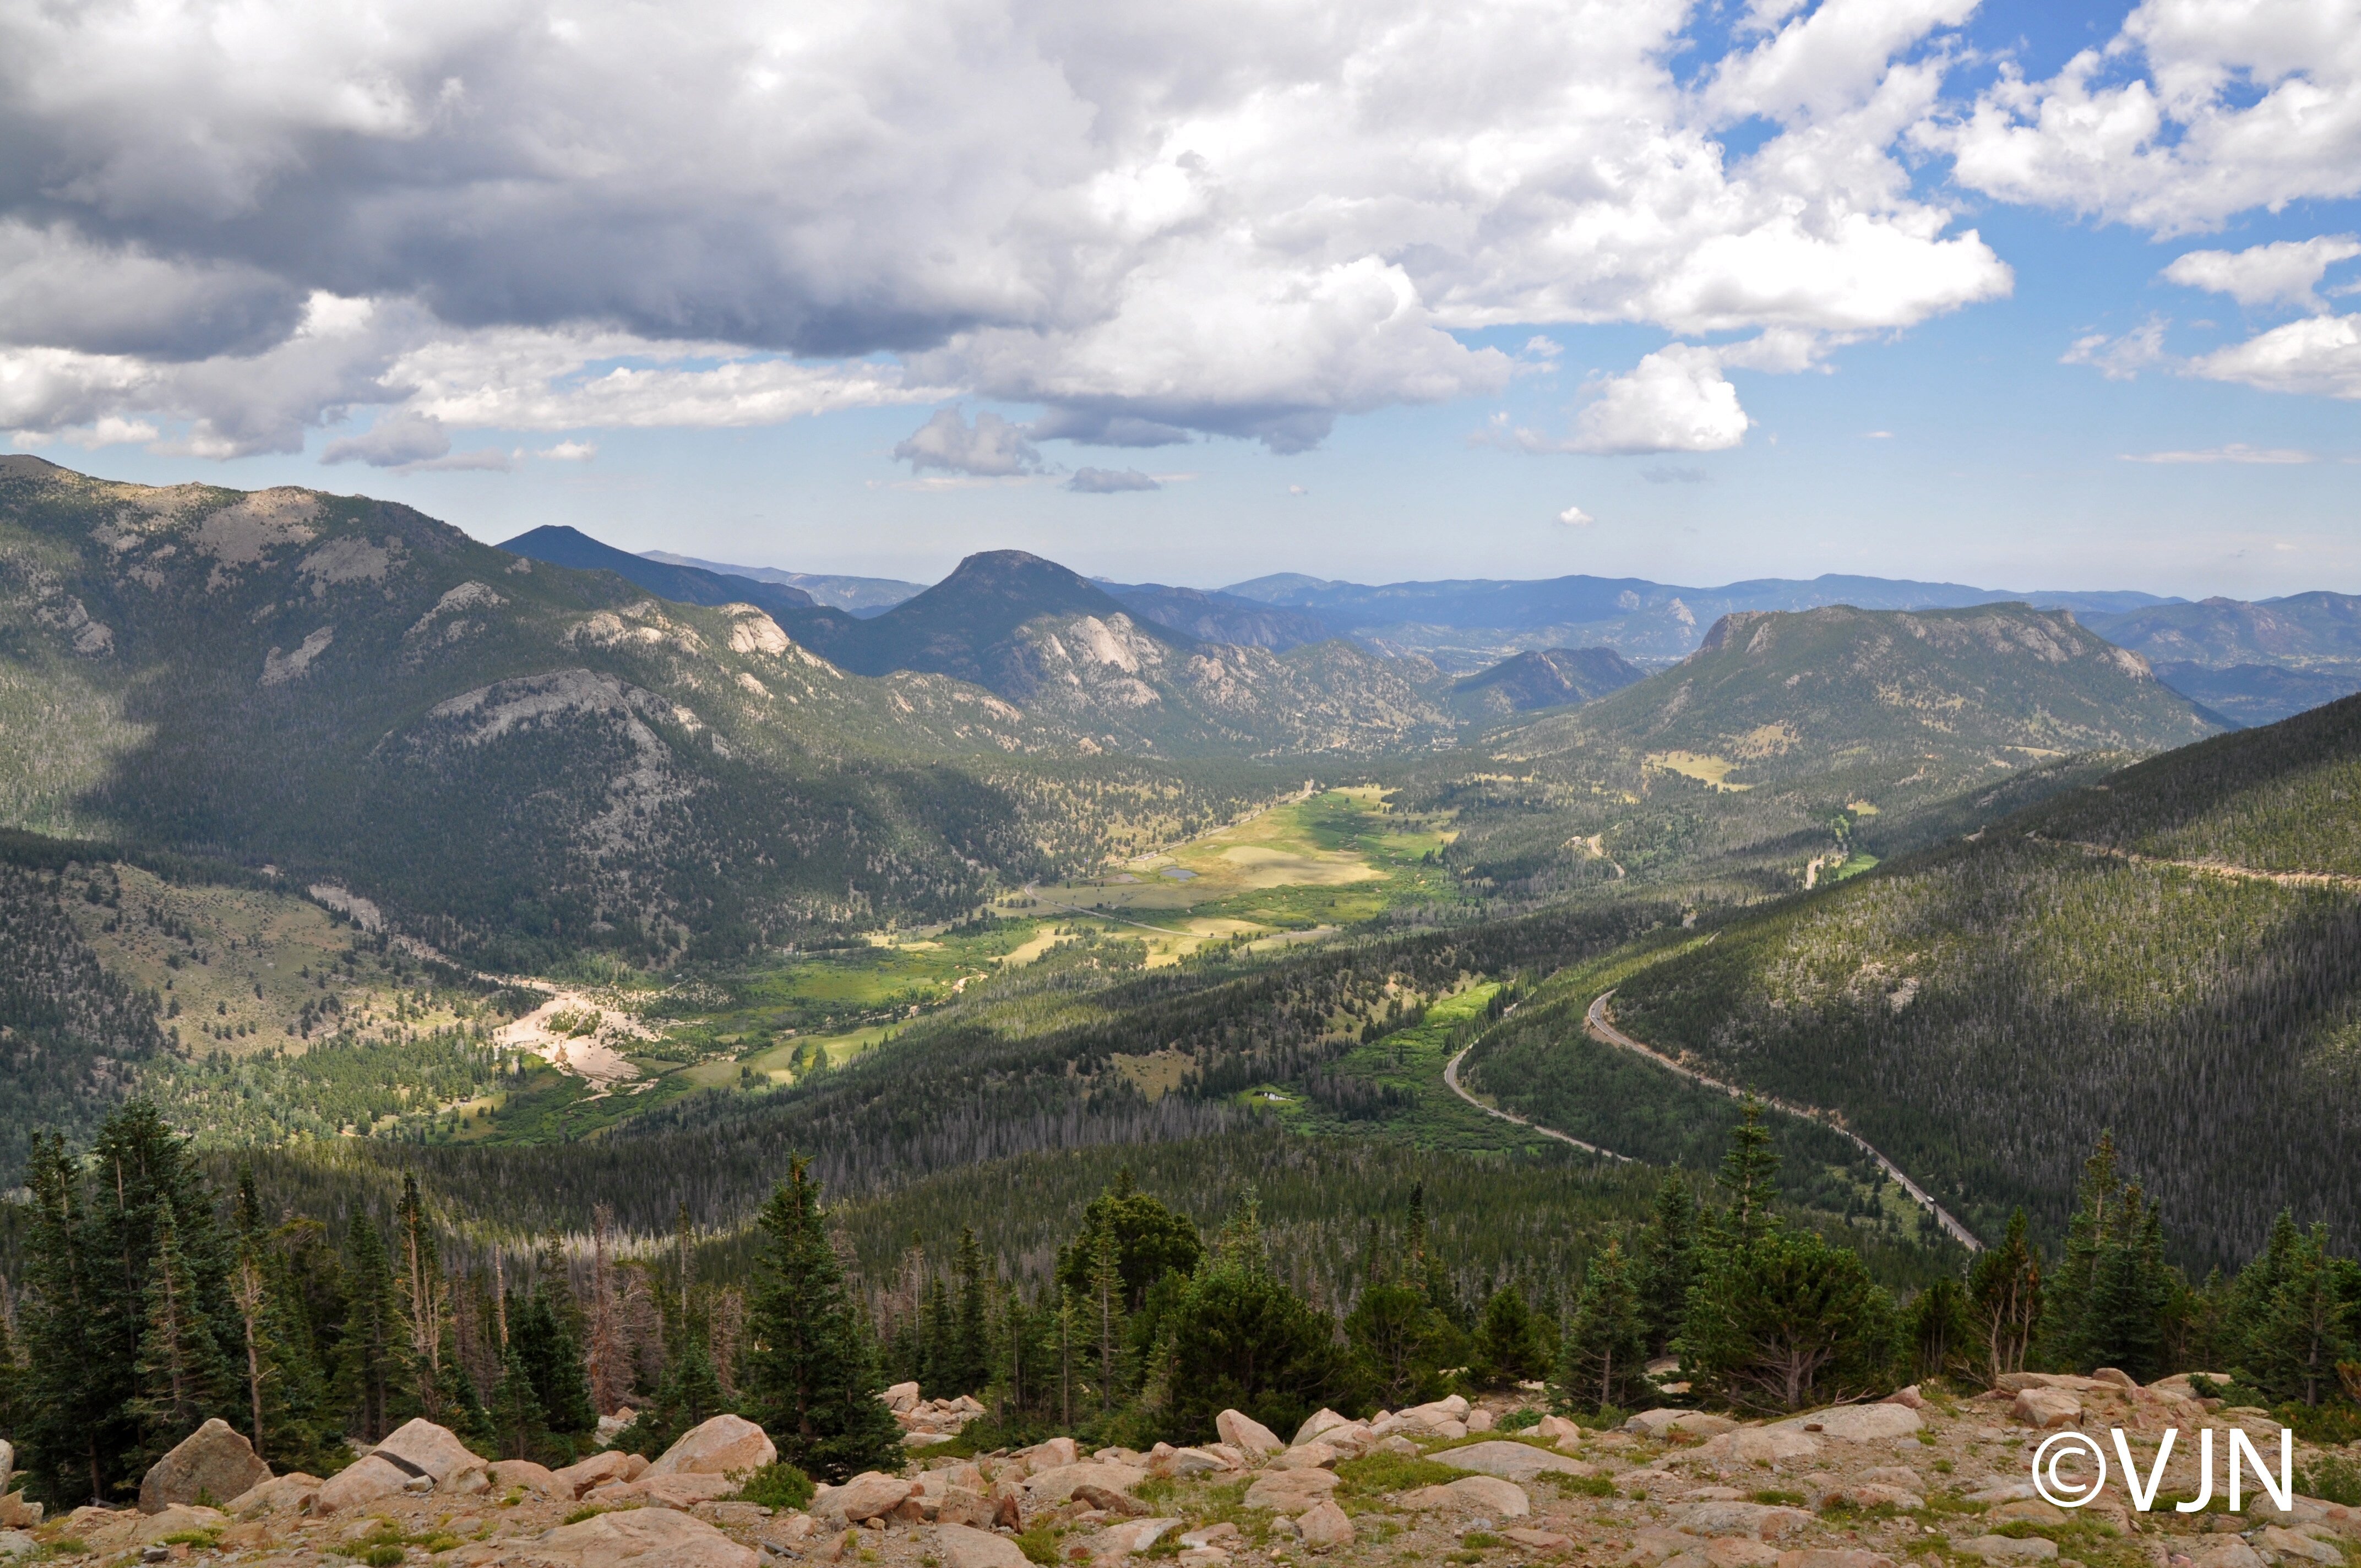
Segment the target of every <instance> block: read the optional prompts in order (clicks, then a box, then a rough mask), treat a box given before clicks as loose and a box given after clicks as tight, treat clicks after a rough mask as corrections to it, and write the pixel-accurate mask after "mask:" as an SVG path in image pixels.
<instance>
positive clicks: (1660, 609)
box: [568, 531, 2361, 724]
mask: <svg viewBox="0 0 2361 1568" xmlns="http://www.w3.org/2000/svg"><path fill="white" fill-rule="evenodd" d="M568 532H570V531H568ZM619 554H620V552H619ZM647 558H648V559H650V560H653V561H662V562H668V563H671V564H674V565H684V566H695V567H698V568H701V569H703V570H705V571H708V572H712V573H716V574H719V575H723V576H734V577H741V578H747V579H752V580H757V581H762V582H770V583H777V584H781V585H787V586H793V587H801V588H803V589H805V590H806V591H807V592H808V593H810V594H811V595H812V596H813V597H814V598H817V599H818V601H819V602H820V603H821V604H823V605H833V606H835V607H837V608H839V609H848V610H851V612H852V613H854V614H856V615H862V616H872V615H877V614H882V613H883V612H884V610H886V609H891V608H892V607H893V606H894V605H895V604H899V603H901V602H903V601H904V600H906V599H908V598H914V597H916V596H917V594H918V593H920V592H922V591H923V589H922V588H921V587H920V586H919V585H917V584H916V583H903V582H896V581H894V580H893V579H890V578H884V577H825V576H814V575H811V574H807V573H800V572H782V571H778V570H775V569H774V568H771V567H765V566H731V565H723V564H721V563H719V562H712V561H698V560H694V559H692V558H690V557H688V556H685V555H668V554H663V553H661V552H655V553H651V554H650V555H649V556H648V557H647ZM626 575H628V574H626ZM635 580H636V579H635ZM1095 580H1096V581H1097V583H1098V586H1099V587H1102V588H1104V590H1105V591H1106V592H1107V594H1108V595H1109V596H1110V597H1112V598H1114V599H1115V600H1116V601H1117V602H1118V603H1120V604H1121V605H1123V607H1124V608H1125V609H1126V610H1128V611H1129V612H1130V613H1131V614H1132V615H1133V616H1134V617H1135V618H1137V619H1138V620H1143V621H1150V622H1153V623H1155V624H1157V625H1159V626H1164V627H1169V628H1171V629H1172V630H1178V631H1184V632H1187V633H1188V634H1189V635H1190V636H1191V637H1194V638H1197V639H1198V640H1200V641H1207V642H1225V643H1235V644H1238V645H1240V646H1244V647H1252V648H1268V649H1269V650H1271V651H1272V652H1286V651H1287V650H1288V649H1290V648H1297V647H1301V646H1303V645H1305V644H1307V643H1312V642H1319V641H1325V640H1327V639H1330V638H1334V637H1346V638H1350V639H1352V640H1353V641H1356V642H1358V643H1359V644H1361V646H1363V647H1365V648H1367V649H1369V650H1371V651H1372V652H1379V653H1387V654H1402V655H1417V656H1420V657H1422V658H1425V659H1429V660H1432V661H1433V663H1434V664H1435V665H1436V666H1437V667H1438V668H1439V669H1441V670H1442V671H1444V673H1446V674H1452V675H1460V676H1471V675H1475V674H1481V673H1485V672H1488V671H1491V670H1492V669H1493V668H1494V667H1495V666H1497V665H1499V664H1501V663H1503V662H1504V661H1509V660H1512V659H1514V658H1515V657H1516V656H1517V655H1519V654H1521V653H1528V652H1548V651H1552V650H1560V651H1563V650H1572V649H1583V648H1611V649H1613V650H1615V651H1616V652H1618V653H1619V654H1620V655H1622V656H1623V657H1625V658H1627V659H1630V660H1633V661H1636V662H1638V663H1643V664H1657V665H1662V664H1666V663H1672V662H1673V661H1674V660H1676V659H1681V658H1686V656H1687V655H1688V654H1690V653H1691V652H1695V651H1696V649H1697V644H1698V643H1699V642H1700V641H1703V639H1704V637H1705V633H1706V630H1707V629H1708V628H1709V627H1710V626H1711V625H1712V624H1713V623H1714V621H1715V620H1718V619H1719V618H1720V617H1722V616H1724V615H1728V614H1731V613H1735V612H1745V611H1754V610H1803V609H1818V608H1821V607H1824V606H1828V605H1839V604H1845V605H1851V606H1853V607H1854V608H1855V609H1965V608H1968V607H1971V606H1974V605H1982V604H2004V603H2019V604H2027V605H2031V606H2032V607H2033V608H2035V609H2066V610H2071V611H2073V612H2074V613H2075V615H2076V617H2077V619H2079V620H2081V622H2082V623H2083V624H2084V625H2085V626H2088V627H2089V628H2090V629H2091V630H2093V631H2095V632H2097V633H2098V634H2099V635H2100V636H2102V637H2103V638H2105V639H2106V640H2107V641H2110V642H2113V643H2114V644H2115V645H2116V646H2118V647H2122V648H2129V649H2131V650H2133V651H2134V652H2137V653H2140V654H2143V655H2145V656H2146V657H2147V660H2148V662H2149V663H2150V664H2151V665H2153V666H2154V668H2155V670H2156V674H2157V678H2158V680H2160V681H2162V682H2163V683H2164V684H2165V685H2168V686H2169V687H2171V688H2172V689H2173V690H2174V691H2177V692H2180V694H2181V695H2183V696H2187V697H2190V698H2191V699H2192V700H2193V701H2196V702H2199V703H2202V704H2203V705H2204V706H2205V707H2208V708H2211V709H2213V711H2214V712H2216V713H2219V714H2221V715H2223V716H2224V717H2225V718H2230V719H2232V720H2234V721H2235V722H2237V723H2240V724H2268V723H2271V722H2272V721H2274V720H2276V719H2279V718H2286V717H2287V716H2288V715H2289V714H2291V713H2299V712H2301V711H2302V710H2304V709H2306V708H2309V707H2318V706H2319V705H2320V704H2322V703H2324V702H2329V701H2333V700H2334V699H2335V698H2337V697H2340V696H2347V695H2349V694H2351V693H2354V692H2361V597H2355V596H2352V595H2346V594H2334V593H2324V592H2315V593H2302V594H2292V595H2289V596H2287V597H2285V598H2272V599H2263V600H2260V601H2254V602H2249V601H2246V600H2241V599H2229V598H2209V599H2205V600H2203V601H2202V602H2198V603H2192V602H2191V601H2189V600H2187V599H2181V598H2160V597H2158V596H2157V595H2155V594H2144V593H2136V592H2131V591H2128V590H2123V591H2116V590H2099V591H2083V592H2075V591H2053V590H2026V591H2019V590H2016V589H2012V588H1980V587H1971V586H1970V585H1968V584H1965V583H1929V582H1915V581H1911V580H1908V579H1905V578H1893V577H1865V576H1846V575H1841V574H1836V573H1830V574H1827V575H1824V576H1817V577H1812V578H1808V579H1806V578H1790V577H1757V578H1752V579H1749V580H1747V581H1744V582H1736V583H1726V584H1724V585H1722V586H1721V587H1681V586H1678V585H1676V584H1671V583H1657V582H1652V581H1650V580H1648V579H1647V578H1644V577H1593V576H1565V577H1549V578H1541V579H1534V580H1529V581H1521V580H1510V579H1499V578H1483V577H1471V578H1460V579H1450V580H1444V581H1439V582H1411V583H1385V584H1378V585H1374V586H1373V585H1369V584H1364V583H1348V582H1343V581H1338V580H1334V579H1330V578H1324V577H1312V576H1304V575H1302V574H1301V573H1295V572H1282V573H1279V574H1276V575H1274V576H1264V577H1255V578H1252V579H1250V580H1248V581H1246V582H1243V583H1233V584H1231V585H1230V586H1229V587H1225V588H1187V587H1166V586H1164V585H1162V584H1156V583H1146V584H1125V583H1117V582H1113V581H1109V580H1107V579H1104V578H1100V579H1095ZM642 587H648V588H649V589H650V591H651V592H655V591H659V590H658V589H656V587H654V585H653V582H642ZM1519 668H1520V669H1521V670H1522V671H1524V672H1525V674H1528V675H1530V674H1532V666H1531V665H1530V664H1524V665H1520V666H1519ZM1499 678H1500V679H1507V678H1508V677H1506V676H1502V677H1499ZM1546 684H1547V683H1546V682H1544V683H1543V685H1546ZM1497 689H1501V690H1505V689H1506V688H1505V687H1498V688H1497ZM1594 695H1597V694H1594ZM1500 700H1501V702H1505V701H1506V700H1507V699H1505V698H1503V699H1500ZM1567 700H1587V699H1585V698H1568V699H1567ZM1479 706H1481V707H1483V708H1484V710H1485V712H1486V713H1491V712H1493V711H1494V710H1495V709H1496V708H1497V710H1498V711H1499V712H1521V711H1525V709H1524V708H1522V707H1501V706H1500V705H1499V703H1496V702H1492V701H1490V700H1488V699H1487V700H1486V701H1484V702H1483V703H1481V704H1479ZM1466 710H1467V704H1466V703H1464V702H1462V703H1459V704H1457V705H1456V707H1455V711H1462V712H1463V714H1464V713H1465V712H1466Z"/></svg>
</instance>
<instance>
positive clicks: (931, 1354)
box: [918, 1274, 966, 1398]
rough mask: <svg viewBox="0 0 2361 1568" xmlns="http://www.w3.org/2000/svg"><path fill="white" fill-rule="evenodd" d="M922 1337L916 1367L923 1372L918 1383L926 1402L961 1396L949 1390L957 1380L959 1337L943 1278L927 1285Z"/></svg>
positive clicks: (938, 1277)
mask: <svg viewBox="0 0 2361 1568" xmlns="http://www.w3.org/2000/svg"><path fill="white" fill-rule="evenodd" d="M925 1320H926V1328H925V1333H926V1337H925V1339H924V1340H923V1341H921V1342H920V1345H919V1351H918V1364H919V1365H921V1366H922V1367H924V1368H925V1370H924V1371H923V1372H921V1373H920V1374H919V1376H918V1382H919V1384H920V1385H921V1387H922V1391H923V1392H924V1393H925V1394H926V1395H927V1397H928V1398H950V1396H952V1395H954V1394H961V1393H965V1392H966V1390H965V1389H962V1388H954V1387H951V1384H952V1383H953V1381H955V1380H956V1378H957V1376H958V1372H957V1361H958V1355H959V1333H958V1331H957V1329H956V1328H955V1327H954V1326H953V1322H952V1316H951V1290H950V1285H948V1284H947V1283H945V1281H944V1279H943V1277H942V1276H941V1275H939V1274H938V1275H936V1276H935V1277H933V1278H932V1279H930V1280H928V1282H927V1310H926V1314H925Z"/></svg>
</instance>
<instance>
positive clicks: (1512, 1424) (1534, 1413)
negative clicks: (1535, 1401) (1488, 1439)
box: [1493, 1405, 1542, 1437]
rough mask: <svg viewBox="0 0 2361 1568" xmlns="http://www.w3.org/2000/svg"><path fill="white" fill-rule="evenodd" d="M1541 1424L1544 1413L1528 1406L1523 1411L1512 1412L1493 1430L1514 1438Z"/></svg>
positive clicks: (1503, 1417) (1502, 1418)
mask: <svg viewBox="0 0 2361 1568" xmlns="http://www.w3.org/2000/svg"><path fill="white" fill-rule="evenodd" d="M1541 1424H1542V1413H1541V1412H1540V1411H1539V1410H1536V1409H1533V1408H1532V1406H1530V1405H1528V1406H1526V1407H1525V1408H1524V1409H1521V1410H1510V1412H1509V1413H1508V1414H1507V1415H1505V1416H1502V1417H1501V1418H1500V1424H1499V1426H1497V1427H1495V1428H1494V1429H1493V1430H1494V1431H1498V1432H1499V1433H1501V1434H1502V1435H1503V1436H1509V1437H1513V1436H1515V1435H1516V1434H1517V1433H1519V1432H1521V1431H1528V1430H1530V1429H1532V1428H1533V1427H1537V1426H1539V1425H1541Z"/></svg>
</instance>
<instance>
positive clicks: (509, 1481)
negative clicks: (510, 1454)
mask: <svg viewBox="0 0 2361 1568" xmlns="http://www.w3.org/2000/svg"><path fill="white" fill-rule="evenodd" d="M631 1457H632V1458H637V1457H638V1455H637V1454H633V1455H631ZM492 1485H493V1486H498V1487H500V1488H501V1489H502V1490H503V1491H505V1490H507V1489H509V1488H510V1487H513V1486H522V1487H523V1488H524V1489H525V1490H526V1491H528V1492H539V1493H540V1494H541V1495H542V1496H544V1497H566V1498H570V1497H573V1496H574V1488H573V1487H571V1486H567V1485H566V1483H564V1482H562V1481H560V1480H559V1479H558V1478H557V1476H556V1475H555V1472H553V1471H552V1470H551V1469H550V1468H549V1466H547V1465H546V1464H534V1463H533V1461H532V1460H530V1459H503V1460H500V1461H499V1462H498V1463H496V1464H494V1465H493V1466H492Z"/></svg>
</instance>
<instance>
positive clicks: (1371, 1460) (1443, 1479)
mask: <svg viewBox="0 0 2361 1568" xmlns="http://www.w3.org/2000/svg"><path fill="white" fill-rule="evenodd" d="M1466 1477H1467V1472H1466V1471H1465V1470H1459V1469H1455V1468H1454V1467H1452V1466H1451V1465H1448V1464H1436V1463H1435V1462H1434V1461H1433V1460H1432V1459H1412V1458H1411V1456H1410V1455H1409V1454H1407V1453H1370V1454H1365V1455H1363V1456H1362V1457H1361V1458H1359V1459H1347V1460H1345V1461H1343V1462H1341V1463H1340V1464H1337V1466H1336V1481H1337V1486H1336V1495H1337V1496H1338V1497H1378V1496H1382V1495H1383V1494H1385V1493H1388V1492H1406V1491H1409V1490H1410V1489H1411V1487H1414V1486H1449V1485H1450V1484H1451V1483H1452V1482H1454V1481H1464V1480H1466ZM1239 1496H1241V1497H1243V1496H1245V1493H1244V1491H1243V1489H1241V1491H1240V1493H1239Z"/></svg>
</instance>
